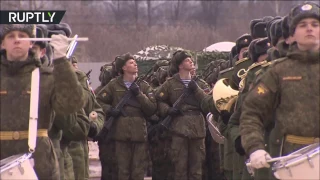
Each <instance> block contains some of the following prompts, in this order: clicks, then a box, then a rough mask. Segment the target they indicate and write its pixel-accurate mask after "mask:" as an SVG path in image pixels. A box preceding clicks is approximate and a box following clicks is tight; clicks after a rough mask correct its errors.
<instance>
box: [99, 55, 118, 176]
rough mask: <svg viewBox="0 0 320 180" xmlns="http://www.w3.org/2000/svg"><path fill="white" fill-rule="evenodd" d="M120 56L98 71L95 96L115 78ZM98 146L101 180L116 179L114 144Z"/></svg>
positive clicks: (102, 140) (106, 140) (106, 142)
mask: <svg viewBox="0 0 320 180" xmlns="http://www.w3.org/2000/svg"><path fill="white" fill-rule="evenodd" d="M117 58H121V56H116V58H115V60H114V61H113V62H112V63H111V64H105V65H103V66H102V67H101V69H100V71H101V72H100V76H99V80H100V82H101V85H100V86H99V87H97V88H96V89H95V92H96V94H99V92H100V90H102V89H103V88H104V87H105V86H106V85H107V84H108V83H109V82H110V81H111V80H112V79H113V78H115V77H116V76H117V74H118V73H119V72H117V70H116V68H115V61H116V59H117ZM108 117H110V115H109V114H106V118H108ZM98 145H99V159H100V162H101V168H102V170H101V180H112V179H117V176H116V174H117V171H116V167H117V165H116V159H115V155H114V153H115V143H114V141H112V140H111V139H110V138H105V139H101V140H99V141H98Z"/></svg>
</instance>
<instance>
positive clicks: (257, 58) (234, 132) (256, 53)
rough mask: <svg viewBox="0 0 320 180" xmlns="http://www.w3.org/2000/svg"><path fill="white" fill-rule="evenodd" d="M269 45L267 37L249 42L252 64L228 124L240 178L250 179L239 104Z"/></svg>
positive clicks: (242, 83) (261, 63) (245, 76)
mask: <svg viewBox="0 0 320 180" xmlns="http://www.w3.org/2000/svg"><path fill="white" fill-rule="evenodd" d="M270 47H271V45H270V43H269V40H268V38H263V39H255V40H253V41H252V42H251V43H250V46H249V55H250V56H249V57H250V59H251V60H252V61H253V64H252V65H251V66H249V68H248V70H247V73H246V74H245V75H244V77H243V79H242V81H241V82H240V92H239V95H238V100H237V104H236V109H235V112H234V113H233V114H232V116H231V118H230V121H229V123H228V126H229V128H230V136H231V139H232V141H233V142H234V147H235V150H236V153H238V155H240V158H242V159H241V160H240V161H239V162H240V163H241V165H242V168H243V169H242V178H241V179H250V178H251V177H250V175H249V173H248V172H247V168H246V166H245V161H246V157H245V152H244V150H243V148H242V145H241V137H240V134H239V124H240V123H239V119H240V115H241V106H242V103H243V101H244V99H245V97H246V94H247V92H248V89H249V86H250V85H251V83H252V81H253V79H254V77H255V72H256V71H258V70H259V69H260V67H261V65H263V64H266V63H267V61H265V59H266V58H267V50H268V49H269V48H270Z"/></svg>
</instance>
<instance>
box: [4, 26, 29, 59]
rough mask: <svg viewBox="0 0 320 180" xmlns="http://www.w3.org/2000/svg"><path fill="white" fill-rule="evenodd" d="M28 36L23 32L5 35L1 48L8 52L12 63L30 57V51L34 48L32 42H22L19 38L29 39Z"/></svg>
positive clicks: (8, 57)
mask: <svg viewBox="0 0 320 180" xmlns="http://www.w3.org/2000/svg"><path fill="white" fill-rule="evenodd" d="M28 37H29V36H28V34H27V33H25V32H21V31H11V32H9V33H8V34H6V35H5V37H4V39H3V41H2V43H1V48H2V49H5V50H6V52H7V59H8V60H10V61H23V60H26V59H27V57H28V51H29V49H30V48H32V43H31V41H21V40H18V38H28Z"/></svg>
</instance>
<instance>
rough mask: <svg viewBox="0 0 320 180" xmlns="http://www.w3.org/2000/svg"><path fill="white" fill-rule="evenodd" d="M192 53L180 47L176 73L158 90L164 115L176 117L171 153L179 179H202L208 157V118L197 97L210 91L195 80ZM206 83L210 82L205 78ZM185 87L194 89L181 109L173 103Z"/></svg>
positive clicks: (174, 66) (174, 67)
mask: <svg viewBox="0 0 320 180" xmlns="http://www.w3.org/2000/svg"><path fill="white" fill-rule="evenodd" d="M190 57H191V56H190V55H189V54H188V53H186V52H185V51H177V52H176V53H175V54H174V55H173V57H172V60H171V64H170V70H171V73H170V74H174V75H173V77H171V78H169V79H168V80H167V81H166V82H165V83H164V84H163V85H162V86H161V87H160V88H159V89H158V90H157V93H156V97H157V100H158V101H159V102H158V110H159V114H160V115H161V117H166V116H167V115H170V116H172V117H173V119H172V124H171V127H170V132H171V133H172V143H171V148H170V157H171V160H172V162H173V164H174V179H175V180H179V179H183V180H187V179H189V180H191V179H192V180H196V179H197V180H200V179H202V166H203V161H204V158H205V146H204V138H205V121H204V117H203V114H202V110H201V109H200V103H199V102H198V101H197V99H202V98H203V96H206V94H205V93H204V91H203V90H202V89H201V88H200V87H199V86H198V85H197V83H196V82H195V81H194V80H191V75H190V71H191V70H192V69H193V68H194V64H193V62H192V60H191V58H190ZM199 84H200V83H199ZM203 84H206V83H205V82H204V81H203ZM186 86H188V88H186ZM200 86H201V85H200ZM207 88H208V87H207ZM185 90H188V91H192V92H193V95H191V97H190V96H189V97H188V98H186V99H185V100H184V102H185V103H184V104H182V105H181V107H179V109H177V108H174V107H171V106H172V104H174V102H175V101H176V100H177V99H178V98H179V96H180V95H181V94H182V93H183V91H185ZM205 114H207V112H205Z"/></svg>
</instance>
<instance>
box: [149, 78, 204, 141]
mask: <svg viewBox="0 0 320 180" xmlns="http://www.w3.org/2000/svg"><path fill="white" fill-rule="evenodd" d="M198 78H199V77H197V76H196V77H195V79H194V81H196V80H197V79H198ZM191 93H192V92H191V91H190V90H189V89H188V88H186V89H184V91H183V93H182V94H181V95H180V96H179V98H178V99H177V100H176V102H174V104H173V105H172V107H173V108H176V109H179V107H180V106H181V104H183V103H184V100H185V99H186V98H188V96H189V95H190V94H191ZM171 123H172V116H170V115H167V117H166V118H164V119H163V120H162V121H161V122H160V125H161V126H162V127H164V128H165V129H169V128H170V125H171ZM157 127H158V125H154V126H152V127H150V128H149V129H148V135H149V134H151V133H152V132H153V131H154V130H155V129H156V128H157Z"/></svg>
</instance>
